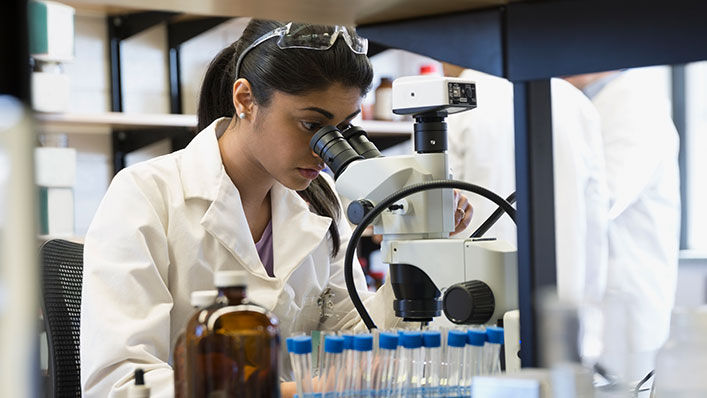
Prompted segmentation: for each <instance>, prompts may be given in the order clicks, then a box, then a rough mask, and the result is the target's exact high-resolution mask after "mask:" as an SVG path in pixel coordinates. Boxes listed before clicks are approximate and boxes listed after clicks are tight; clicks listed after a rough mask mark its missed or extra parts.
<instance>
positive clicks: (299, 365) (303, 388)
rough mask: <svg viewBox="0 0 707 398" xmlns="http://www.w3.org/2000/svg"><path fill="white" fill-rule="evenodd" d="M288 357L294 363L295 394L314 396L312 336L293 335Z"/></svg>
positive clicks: (305, 396)
mask: <svg viewBox="0 0 707 398" xmlns="http://www.w3.org/2000/svg"><path fill="white" fill-rule="evenodd" d="M288 348H289V349H291V350H290V357H291V358H293V361H294V363H295V365H294V367H293V368H294V369H296V370H295V382H296V383H297V396H298V397H300V398H308V397H314V396H315V394H314V386H313V385H312V338H311V337H309V336H297V337H293V338H292V340H291V343H290V346H289V347H288Z"/></svg>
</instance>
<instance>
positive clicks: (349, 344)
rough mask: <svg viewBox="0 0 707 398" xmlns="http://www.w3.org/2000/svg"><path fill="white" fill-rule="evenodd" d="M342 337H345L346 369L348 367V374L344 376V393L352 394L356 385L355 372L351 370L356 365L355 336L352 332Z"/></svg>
mask: <svg viewBox="0 0 707 398" xmlns="http://www.w3.org/2000/svg"><path fill="white" fill-rule="evenodd" d="M341 337H343V338H344V369H348V372H346V375H345V376H344V387H343V393H344V394H345V395H351V394H352V393H353V387H354V372H352V371H351V370H352V369H353V366H354V365H353V364H354V362H353V360H354V355H353V354H354V353H353V341H354V336H353V335H352V334H343V335H341Z"/></svg>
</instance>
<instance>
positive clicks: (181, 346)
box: [172, 290, 218, 398]
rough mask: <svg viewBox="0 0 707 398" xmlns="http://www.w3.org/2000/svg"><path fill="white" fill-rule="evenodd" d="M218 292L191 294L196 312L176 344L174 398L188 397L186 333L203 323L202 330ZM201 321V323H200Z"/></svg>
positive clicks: (207, 291)
mask: <svg viewBox="0 0 707 398" xmlns="http://www.w3.org/2000/svg"><path fill="white" fill-rule="evenodd" d="M217 294H218V292H217V291H216V290H197V291H194V292H191V306H192V307H194V309H195V310H196V312H195V313H194V315H192V317H191V318H190V319H189V321H187V328H185V329H184V331H183V332H182V333H181V334H180V335H179V337H177V341H176V342H175V343H174V352H173V354H172V355H173V358H174V397H175V398H184V397H186V396H187V383H186V373H187V372H186V361H187V339H186V331H187V329H188V327H189V326H188V325H189V324H191V325H192V328H195V327H196V326H195V325H196V324H197V323H199V322H201V323H202V326H201V327H202V328H203V327H204V326H203V321H204V320H205V318H206V313H207V312H208V311H207V310H206V308H207V307H209V306H211V305H213V304H214V303H215V302H216V295H217ZM200 320H201V321H200Z"/></svg>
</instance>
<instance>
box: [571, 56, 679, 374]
mask: <svg viewBox="0 0 707 398" xmlns="http://www.w3.org/2000/svg"><path fill="white" fill-rule="evenodd" d="M567 80H568V81H570V82H571V83H573V84H574V85H575V86H577V87H578V88H580V89H582V90H583V91H584V93H585V94H586V95H587V96H588V97H589V98H590V99H591V101H592V103H593V104H594V106H595V107H596V108H597V110H598V111H599V115H600V117H601V130H602V135H603V138H604V140H603V141H604V154H605V158H606V169H607V176H608V184H609V191H610V195H611V210H610V212H609V218H610V221H609V278H608V284H607V297H606V302H605V310H604V313H605V315H606V318H607V320H608V321H609V322H613V323H614V324H615V327H614V328H609V329H607V335H606V337H605V340H606V341H610V342H614V343H615V347H613V348H614V349H612V350H608V351H607V352H606V353H605V354H604V355H603V358H602V363H604V364H605V365H606V366H607V367H608V368H609V369H611V370H613V371H614V372H616V373H617V374H618V375H620V376H622V377H623V378H625V379H626V381H629V382H632V381H636V380H639V379H640V378H642V377H643V376H644V375H645V374H647V373H648V372H649V371H650V370H651V369H653V367H654V365H653V364H654V357H655V354H656V351H657V350H658V349H659V348H660V347H661V346H662V345H663V343H664V342H665V341H666V339H667V337H668V331H669V328H670V314H671V310H672V307H673V304H674V300H675V289H676V284H677V267H678V256H679V253H678V251H679V244H680V175H679V168H678V150H679V137H678V134H677V130H676V129H675V125H674V124H673V121H672V118H671V113H670V101H669V98H668V97H667V95H665V94H661V91H660V90H658V89H657V88H656V82H659V81H661V71H660V70H659V69H656V68H642V69H633V70H627V71H623V72H617V71H613V72H603V73H594V74H587V75H578V76H572V77H568V78H567ZM622 331H623V332H624V335H617V333H620V332H622Z"/></svg>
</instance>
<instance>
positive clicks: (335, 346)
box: [319, 336, 344, 398]
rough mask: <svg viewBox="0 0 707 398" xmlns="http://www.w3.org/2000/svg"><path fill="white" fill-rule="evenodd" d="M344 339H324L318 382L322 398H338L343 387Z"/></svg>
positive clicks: (333, 337) (329, 337)
mask: <svg viewBox="0 0 707 398" xmlns="http://www.w3.org/2000/svg"><path fill="white" fill-rule="evenodd" d="M343 352H344V338H343V337H339V336H326V337H324V360H323V361H322V362H323V366H322V368H321V372H322V377H321V379H320V380H319V385H320V386H321V393H322V398H339V397H340V396H341V393H342V392H343V386H344V368H343V354H342V353H343Z"/></svg>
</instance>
